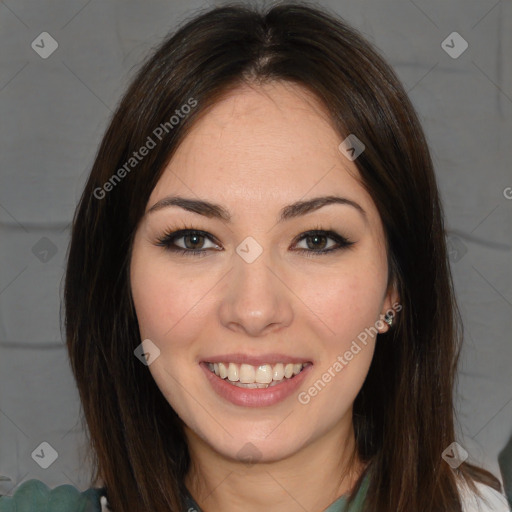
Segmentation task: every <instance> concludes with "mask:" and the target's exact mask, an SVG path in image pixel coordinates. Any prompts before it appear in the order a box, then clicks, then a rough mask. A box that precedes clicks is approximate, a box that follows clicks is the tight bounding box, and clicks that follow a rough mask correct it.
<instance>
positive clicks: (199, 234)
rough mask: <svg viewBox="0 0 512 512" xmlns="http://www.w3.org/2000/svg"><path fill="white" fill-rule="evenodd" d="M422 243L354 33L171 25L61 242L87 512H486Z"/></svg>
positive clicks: (388, 79) (431, 234)
mask: <svg viewBox="0 0 512 512" xmlns="http://www.w3.org/2000/svg"><path fill="white" fill-rule="evenodd" d="M444 236H445V233H444V226H443V213H442V205H441V203H440V199H439V194H438V190H437V185H436V181H435V175H434V170H433V167H432V162H431V159H430V156H429V152H428V148H427V144H426V142H425V138H424V135H423V132H422V130H421V127H420V124H419V121H418V119H417V117H416V114H415V112H414V109H413V107H412V105H411V103H410V101H409V100H408V98H407V96H406V93H405V92H404V89H403V87H402V86H401V85H400V83H399V81H398V79H397V77H396V76H395V74H394V73H393V71H392V70H391V69H390V67H389V66H388V65H387V64H386V63H385V62H384V61H383V59H382V58H381V57H380V56H379V55H378V53H377V52H376V51H375V50H374V49H373V48H372V47H371V46H370V44H369V43H368V42H367V41H365V40H364V39H363V38H362V37H361V36H360V35H359V34H358V33H357V32H356V31H354V30H353V29H352V28H350V27H348V26H347V25H346V24H345V23H344V22H343V21H341V20H339V19H338V18H336V17H335V16H333V15H331V14H329V13H326V12H323V11H320V10H318V9H316V8H312V7H310V6H307V5H298V4H293V5H292V4H284V5H278V6H275V7H273V8H271V9H269V10H268V11H267V12H263V13H261V12H259V11H258V10H257V9H253V8H249V7H246V6H229V7H223V8H215V9H211V10H210V11H208V12H206V13H203V14H201V15H200V16H197V17H196V18H194V19H192V20H191V21H189V22H188V23H187V24H186V25H184V26H183V27H182V28H181V29H180V30H179V31H178V32H176V34H175V35H173V36H172V37H171V38H169V39H168V40H166V41H165V42H164V43H163V44H162V45H161V46H160V47H159V48H158V49H157V50H156V51H155V53H154V54H153V55H152V56H151V57H150V58H149V59H148V60H147V62H146V63H145V65H144V66H143V67H142V69H141V70H140V72H139V73H138V75H137V77H136V78H135V80H134V81H133V83H132V84H131V86H130V87H129V89H128V91H127V92H126V94H125V96H124V98H123V99H122V101H121V103H120V105H119V107H118V109H117V111H116V112H115V114H114V116H113V118H112V121H111V123H110V126H109V128H108V130H107V132H106V134H105V136H104V139H103V141H102V144H101V146H100V148H99V152H98V155H97V157H96V161H95V163H94V166H93V169H92V171H91V174H90V176H89V179H88V182H87V184H86V187H85V190H84V192H83V194H82V198H81V200H80V204H79V206H78V208H77V211H76V215H75V219H74V224H73V231H72V240H71V245H70V250H69V260H68V267H67V274H66V284H65V306H66V333H67V343H68V348H69V354H70V359H71V364H72V369H73V372H74V375H75V377H76V380H77V384H78V389H79V392H80V397H81V402H82V405H83V412H84V416H85V420H86V422H87V428H88V431H89V435H90V441H91V449H92V454H93V457H94V463H95V474H94V477H93V481H94V482H101V485H103V487H102V492H103V494H104V495H106V497H107V498H108V504H109V505H108V506H109V507H110V508H111V509H112V510H114V511H116V512H117V511H145V510H151V511H152V512H164V511H166V512H168V511H169V510H172V511H182V510H183V511H185V510H189V511H191V510H194V509H195V510H203V511H205V512H206V511H208V512H217V511H220V510H223V511H230V510H233V511H234V510H244V511H253V510H260V509H261V508H262V507H265V509H266V510H268V511H274V510H287V511H295V510H297V511H299V510H311V511H318V512H320V511H329V512H334V511H342V510H350V511H352V512H354V511H366V512H369V511H376V510H378V511H379V512H396V511H399V512H410V511H411V510H415V511H425V512H426V511H429V512H430V511H431V512H434V511H445V512H452V511H453V512H455V511H461V510H472V509H471V507H472V506H476V504H477V502H478V504H479V505H480V506H482V507H485V506H488V507H489V508H483V510H509V509H508V507H506V505H505V504H504V501H503V499H502V495H501V486H500V483H499V481H498V480H497V479H496V478H495V477H494V476H493V475H492V474H490V473H489V472H488V471H486V470H484V469H482V468H479V467H477V466H475V465H473V464H470V463H469V462H468V461H464V451H463V448H462V447H460V445H457V444H454V443H455V439H456V436H455V428H454V419H453V418H454V416H453V413H454V405H453V401H452V393H453V384H454V378H455V372H456V363H457V359H458V354H459V350H460V339H461V328H460V321H459V316H458V312H457V307H456V303H455V300H454V294H453V285H452V280H451V275H450V268H449V265H448V263H447V254H446V246H445V238H444ZM486 500H487V501H486ZM103 503H105V498H103ZM492 503H494V504H495V507H498V505H496V504H498V503H502V504H501V505H500V506H501V508H491V504H492ZM104 506H105V505H104Z"/></svg>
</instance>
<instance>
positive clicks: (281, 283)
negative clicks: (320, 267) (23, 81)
mask: <svg viewBox="0 0 512 512" xmlns="http://www.w3.org/2000/svg"><path fill="white" fill-rule="evenodd" d="M281 274H282V272H281ZM228 276H229V277H228V279H229V281H228V284H227V285H226V288H225V289H224V296H223V297H222V300H221V302H220V306H219V317H220V321H221V323H222V325H224V326H225V327H226V328H228V329H230V330H232V331H236V332H243V333H245V334H247V335H249V336H264V335H265V334H268V333H271V332H274V331H278V330H280V329H282V328H284V327H287V326H289V325H290V324H291V322H292V319H293V308H292V299H293V293H292V292H291V291H290V288H288V287H287V286H286V278H285V277H284V276H283V275H280V272H279V271H278V269H277V268H275V266H273V265H272V263H271V261H270V259H269V258H268V257H267V254H266V252H265V251H263V253H262V254H261V255H260V256H259V257H258V258H257V259H256V260H255V261H253V262H252V263H248V262H247V261H245V260H244V259H243V258H241V257H239V256H238V255H235V256H234V268H233V269H232V271H231V272H230V273H229V274H228Z"/></svg>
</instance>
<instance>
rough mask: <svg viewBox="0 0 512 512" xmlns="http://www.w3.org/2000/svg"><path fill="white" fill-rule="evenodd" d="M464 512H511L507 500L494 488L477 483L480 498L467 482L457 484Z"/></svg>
mask: <svg viewBox="0 0 512 512" xmlns="http://www.w3.org/2000/svg"><path fill="white" fill-rule="evenodd" d="M457 485H458V488H459V494H460V497H461V502H462V510H463V512H510V507H509V505H508V501H507V498H506V497H505V496H504V495H503V494H501V493H500V492H498V491H496V490H495V489H493V488H492V487H489V486H488V485H485V484H483V483H481V482H475V485H476V487H477V489H478V492H479V494H480V496H478V495H477V494H475V493H474V492H472V491H471V489H470V488H469V487H468V485H467V484H466V483H465V482H462V481H458V482H457Z"/></svg>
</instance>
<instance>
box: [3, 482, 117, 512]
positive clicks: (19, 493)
mask: <svg viewBox="0 0 512 512" xmlns="http://www.w3.org/2000/svg"><path fill="white" fill-rule="evenodd" d="M21 510H23V511H24V512H108V511H109V509H108V508H107V507H106V498H105V492H104V489H99V488H90V489H87V490H86V491H83V492H81V491H80V490H78V489H77V488H76V487H74V486H72V485H68V484H64V485H59V486H58V487H55V488H54V489H50V488H49V487H48V486H47V485H46V484H45V483H44V482H42V481H41V480H36V479H31V480H27V481H25V482H22V483H21V484H20V485H19V486H18V487H17V489H16V491H15V492H14V494H13V495H12V496H0V512H16V511H21Z"/></svg>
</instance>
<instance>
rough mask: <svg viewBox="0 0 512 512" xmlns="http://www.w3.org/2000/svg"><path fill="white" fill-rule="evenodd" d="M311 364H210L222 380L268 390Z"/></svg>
mask: <svg viewBox="0 0 512 512" xmlns="http://www.w3.org/2000/svg"><path fill="white" fill-rule="evenodd" d="M307 365H309V363H305V364H301V363H297V364H293V363H288V364H284V363H277V364H275V365H273V366H272V365H270V364H261V365H259V366H252V365H250V364H241V365H239V364H237V363H208V367H209V368H210V370H211V371H212V372H213V373H215V375H217V376H218V377H220V378H221V379H227V380H228V381H229V382H230V383H231V384H234V385H235V386H239V387H244V388H266V387H269V386H274V385H275V384H278V383H279V382H281V381H282V380H283V379H284V378H286V379H290V378H292V377H293V376H294V375H297V374H298V373H300V372H301V370H302V369H303V368H304V367H305V366H307Z"/></svg>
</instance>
